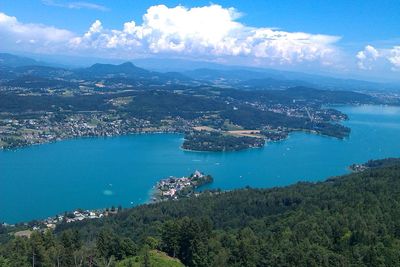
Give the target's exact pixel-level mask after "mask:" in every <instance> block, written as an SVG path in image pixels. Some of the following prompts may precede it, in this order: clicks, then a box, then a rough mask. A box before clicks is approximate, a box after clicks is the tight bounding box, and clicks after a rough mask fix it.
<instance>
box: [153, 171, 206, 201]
mask: <svg viewBox="0 0 400 267" xmlns="http://www.w3.org/2000/svg"><path fill="white" fill-rule="evenodd" d="M212 182H213V178H212V176H211V175H204V174H203V173H201V172H199V171H195V172H194V173H193V174H191V175H190V176H188V177H181V178H178V177H173V176H171V177H169V178H166V179H162V180H160V181H159V182H157V184H156V186H155V187H154V190H153V194H152V198H151V199H152V201H153V202H160V201H166V200H174V199H181V198H187V197H190V196H192V195H193V194H195V189H197V188H199V187H200V186H203V185H206V184H210V183H212Z"/></svg>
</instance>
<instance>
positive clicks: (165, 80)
mask: <svg viewBox="0 0 400 267" xmlns="http://www.w3.org/2000/svg"><path fill="white" fill-rule="evenodd" d="M137 61H138V62H139V64H140V62H142V64H144V63H145V62H146V61H145V60H137ZM149 62H150V63H151V62H153V63H154V64H153V66H158V69H161V68H160V67H161V66H160V64H161V63H164V64H165V66H166V67H165V70H168V69H170V66H168V64H167V63H168V62H166V61H163V60H161V62H158V63H156V61H154V60H151V61H148V62H147V63H148V65H147V67H149V68H150V67H151V64H150V65H149ZM177 62H178V63H179V62H180V63H181V64H182V65H184V66H185V68H186V67H188V66H187V65H185V64H186V63H185V61H183V60H180V61H177ZM177 62H175V64H176V63H177ZM144 65H146V64H144ZM200 65H201V64H200ZM202 66H205V67H204V68H197V69H196V68H195V67H196V64H194V65H193V69H189V70H188V69H186V70H183V71H181V72H160V71H151V70H148V69H144V68H141V67H138V66H137V65H134V64H133V63H131V62H125V63H122V64H118V65H114V64H101V63H96V64H94V65H92V66H90V67H86V68H61V67H56V66H55V65H52V64H49V63H46V62H41V61H37V60H34V59H32V58H28V57H21V56H17V55H12V54H6V53H0V82H1V84H3V85H15V86H17V85H21V86H22V87H23V86H24V85H25V86H34V85H35V84H36V85H38V84H40V86H42V85H45V84H46V81H47V82H48V83H49V84H52V85H53V84H57V85H59V86H66V85H69V86H73V85H74V84H76V83H77V82H78V81H82V80H84V81H102V82H105V84H106V85H107V84H112V83H121V84H128V85H132V86H152V85H157V86H166V85H187V86H199V85H206V86H210V85H212V86H218V87H234V88H238V89H244V90H249V89H255V90H268V89H286V88H290V87H295V86H307V87H315V88H320V89H331V90H336V89H340V90H355V91H359V90H398V89H400V85H398V84H390V83H378V82H369V81H361V80H353V79H338V78H332V77H325V76H320V75H311V74H304V73H298V72H290V71H280V70H271V69H255V68H246V67H243V68H239V67H231V68H229V67H227V66H219V65H217V64H212V63H208V64H206V63H204V64H202ZM175 67H176V66H175ZM210 67H211V68H210ZM185 68H184V69H185ZM150 69H151V68H150ZM54 80H57V82H54ZM60 81H62V82H60Z"/></svg>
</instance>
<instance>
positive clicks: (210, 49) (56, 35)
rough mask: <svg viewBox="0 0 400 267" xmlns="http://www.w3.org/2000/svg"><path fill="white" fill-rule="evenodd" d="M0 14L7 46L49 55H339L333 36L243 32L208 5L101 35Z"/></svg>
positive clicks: (97, 30) (326, 60)
mask: <svg viewBox="0 0 400 267" xmlns="http://www.w3.org/2000/svg"><path fill="white" fill-rule="evenodd" d="M46 2H47V3H56V2H54V1H46ZM57 3H58V2H57ZM0 14H1V16H2V17H0V34H1V35H4V34H5V33H7V35H5V36H6V38H7V40H8V42H9V43H12V44H13V45H15V44H16V42H17V41H18V42H20V43H19V44H21V47H23V48H24V46H22V43H29V44H30V47H36V48H43V47H49V45H50V44H52V45H53V49H59V50H62V52H63V53H66V52H69V53H75V54H79V53H85V54H89V53H92V54H96V55H103V56H117V57H121V58H132V57H135V56H147V55H154V54H157V55H159V54H161V55H163V56H170V55H172V56H179V57H188V58H201V59H206V60H207V59H209V60H216V61H221V60H227V61H230V60H236V59H243V60H246V62H253V63H254V62H257V64H259V65H295V64H302V63H316V64H322V65H333V64H334V63H335V62H337V61H338V58H339V56H338V55H339V54H340V49H339V48H338V47H337V46H336V43H337V42H338V40H339V39H340V38H339V37H337V36H330V35H322V34H311V33H304V32H287V31H283V30H277V29H272V28H256V27H249V26H246V25H244V24H242V23H240V22H238V19H239V18H240V17H241V13H239V12H238V11H237V10H236V9H234V8H224V7H221V6H220V5H214V4H211V5H209V6H204V7H195V8H186V7H183V6H176V7H173V8H169V7H166V6H165V5H157V6H152V7H150V8H149V9H148V10H147V12H146V14H144V16H143V22H142V23H141V24H137V23H136V22H135V21H129V22H125V23H124V24H123V25H122V26H121V28H120V29H107V28H106V27H104V26H103V25H102V23H101V21H99V20H96V21H95V22H94V23H93V24H92V25H91V27H90V28H89V30H88V31H87V32H86V33H85V34H83V35H81V36H77V35H75V34H73V33H71V32H69V31H66V30H62V29H56V28H54V27H48V26H44V25H37V24H23V23H20V22H18V21H17V19H16V18H15V17H10V16H7V15H5V14H2V13H0ZM30 40H32V42H29V41H30ZM54 44H57V45H54ZM0 46H1V44H0Z"/></svg>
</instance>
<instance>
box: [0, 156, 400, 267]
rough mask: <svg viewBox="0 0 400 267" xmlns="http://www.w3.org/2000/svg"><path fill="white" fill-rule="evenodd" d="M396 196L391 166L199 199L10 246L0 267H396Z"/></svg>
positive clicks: (399, 171) (399, 253)
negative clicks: (152, 260) (154, 259)
mask: <svg viewBox="0 0 400 267" xmlns="http://www.w3.org/2000/svg"><path fill="white" fill-rule="evenodd" d="M399 188H400V164H399V163H396V164H391V165H389V166H387V167H384V168H374V169H368V170H366V171H364V172H360V173H353V174H350V175H346V176H342V177H337V178H331V179H328V180H327V181H325V182H319V183H298V184H296V185H293V186H288V187H284V188H273V189H250V188H247V189H243V190H235V191H231V192H225V193H221V192H214V193H204V194H202V195H201V196H200V197H197V198H191V199H183V200H180V201H168V202H163V203H157V204H150V205H142V206H139V207H136V208H133V209H130V210H126V211H123V212H121V213H119V214H118V215H116V216H113V217H109V218H105V219H99V220H90V221H82V222H78V223H73V224H64V225H61V226H59V227H57V229H56V231H55V233H54V235H55V237H52V235H51V234H50V233H46V234H38V233H35V234H34V235H32V237H31V238H30V239H23V238H15V237H13V238H11V240H9V241H7V242H6V243H5V244H2V245H1V246H0V255H1V257H0V259H1V261H3V262H7V264H8V265H4V263H3V266H31V265H32V253H34V254H35V255H42V256H41V257H43V261H42V263H40V261H39V258H40V257H39V256H37V258H36V260H37V261H36V263H37V265H35V266H54V262H56V260H57V256H54V255H59V254H57V253H56V254H54V255H53V254H51V253H53V252H52V251H54V248H58V249H59V250H60V251H63V252H62V255H68V256H63V257H64V258H62V259H63V260H64V261H68V260H70V261H71V260H74V256H73V255H81V254H82V255H83V257H80V256H78V259H81V258H83V259H85V260H84V261H83V262H82V265H79V266H90V265H88V264H89V263H88V262H89V261H88V259H93V261H96V263H95V264H94V265H91V266H105V265H101V264H103V263H109V262H110V261H111V262H112V261H114V260H119V259H124V258H129V257H131V256H133V257H135V256H134V255H138V254H139V253H143V252H142V251H146V250H149V249H150V250H151V249H158V250H162V251H164V252H166V253H167V254H168V255H170V256H171V257H176V258H178V259H180V260H181V261H182V262H183V263H184V264H185V265H187V266H399V264H400V193H399ZM3 235H4V234H3ZM7 235H8V236H9V234H8V233H7ZM54 240H55V241H54ZM32 251H33V252H32ZM51 255H53V256H51ZM49 258H50V259H53V261H51V263H49V262H48V261H47V259H49ZM102 262H103V263H102ZM46 264H47V265H46ZM48 264H50V265H48ZM63 264H64V265H59V266H78V265H66V264H71V262H63ZM56 266H57V265H56ZM109 266H112V264H111V265H109Z"/></svg>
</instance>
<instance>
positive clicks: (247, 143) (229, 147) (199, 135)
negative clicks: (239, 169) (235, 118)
mask: <svg viewBox="0 0 400 267" xmlns="http://www.w3.org/2000/svg"><path fill="white" fill-rule="evenodd" d="M264 143H265V140H264V139H263V138H257V137H250V136H232V135H228V134H222V133H219V132H210V131H193V132H191V133H187V134H186V135H185V140H184V141H183V144H182V148H184V149H188V150H194V151H238V150H243V149H247V148H252V147H262V146H263V145H264Z"/></svg>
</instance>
